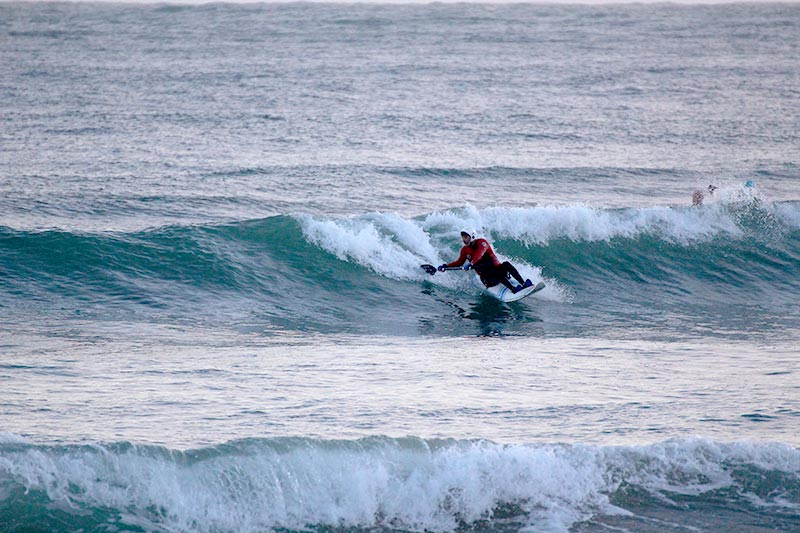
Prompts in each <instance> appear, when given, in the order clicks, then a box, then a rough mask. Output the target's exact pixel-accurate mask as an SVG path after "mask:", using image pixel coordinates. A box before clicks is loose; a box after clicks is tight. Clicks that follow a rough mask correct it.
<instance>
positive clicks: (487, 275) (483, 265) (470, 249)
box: [439, 230, 533, 293]
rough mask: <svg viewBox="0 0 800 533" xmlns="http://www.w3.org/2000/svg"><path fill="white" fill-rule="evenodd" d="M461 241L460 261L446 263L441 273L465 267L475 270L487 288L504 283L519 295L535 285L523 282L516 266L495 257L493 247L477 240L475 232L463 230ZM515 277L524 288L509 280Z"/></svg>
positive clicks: (441, 268)
mask: <svg viewBox="0 0 800 533" xmlns="http://www.w3.org/2000/svg"><path fill="white" fill-rule="evenodd" d="M461 240H462V242H463V243H464V246H463V248H461V253H460V254H459V256H458V259H456V260H455V261H453V262H451V263H445V264H443V265H441V266H439V272H444V269H445V268H451V267H460V266H462V265H463V266H464V270H470V269H472V270H474V271H475V272H477V273H478V276H480V278H481V281H482V282H483V284H484V285H486V286H487V287H494V286H495V285H497V284H498V283H502V284H503V285H505V286H506V287H508V289H509V290H510V291H511V292H513V293H517V292H518V291H520V290H522V289H524V288H525V287H530V286H532V285H533V283H532V282H531V280H529V279H526V280H523V279H522V276H520V275H519V272H518V271H517V269H516V268H514V265H512V264H511V263H509V262H508V261H504V262H503V263H501V262H500V260H499V259H497V256H496V255H494V250H492V247H491V245H490V244H489V243H488V242H487V241H486V239H476V238H475V230H463V231H462V232H461ZM509 274H510V275H511V276H513V277H514V279H515V280H517V281H518V282H519V284H520V285H521V286H522V287H519V288H518V287H517V286H515V285H513V284H512V283H511V281H510V280H509V279H508V275H509Z"/></svg>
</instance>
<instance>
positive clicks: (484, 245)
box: [455, 239, 491, 266]
mask: <svg viewBox="0 0 800 533" xmlns="http://www.w3.org/2000/svg"><path fill="white" fill-rule="evenodd" d="M477 248H478V249H477V250H475V253H473V254H472V264H473V265H477V264H478V261H480V260H481V259H483V255H484V254H485V253H486V252H488V251H490V250H491V248H489V243H488V242H486V241H484V240H483V239H481V240H480V241H479V242H478V246H477ZM489 255H490V256H491V253H490V254H489ZM455 266H460V264H459V265H455Z"/></svg>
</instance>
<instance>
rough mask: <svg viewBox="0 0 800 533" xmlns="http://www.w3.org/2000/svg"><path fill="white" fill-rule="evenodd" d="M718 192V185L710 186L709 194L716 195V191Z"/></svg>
mask: <svg viewBox="0 0 800 533" xmlns="http://www.w3.org/2000/svg"><path fill="white" fill-rule="evenodd" d="M716 190H717V186H716V185H709V186H708V193H709V194H714V191H716Z"/></svg>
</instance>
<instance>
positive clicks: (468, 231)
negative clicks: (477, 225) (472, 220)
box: [461, 228, 477, 244]
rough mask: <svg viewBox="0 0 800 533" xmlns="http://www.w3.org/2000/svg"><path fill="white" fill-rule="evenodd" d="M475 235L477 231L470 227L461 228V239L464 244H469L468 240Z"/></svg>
mask: <svg viewBox="0 0 800 533" xmlns="http://www.w3.org/2000/svg"><path fill="white" fill-rule="evenodd" d="M475 235H477V232H476V231H475V230H474V229H472V228H465V229H462V230H461V240H463V241H464V244H469V242H470V241H471V240H473V239H474V238H475Z"/></svg>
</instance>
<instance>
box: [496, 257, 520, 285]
mask: <svg viewBox="0 0 800 533" xmlns="http://www.w3.org/2000/svg"><path fill="white" fill-rule="evenodd" d="M500 268H502V269H503V270H505V272H507V273H509V274H511V275H512V276H513V277H514V279H515V280H517V281H518V282H519V284H520V285H525V280H524V279H522V276H520V275H519V271H517V269H516V268H514V265H512V264H511V263H509V262H508V261H505V262H504V263H503V264H502V265H500ZM504 277H505V276H504Z"/></svg>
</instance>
